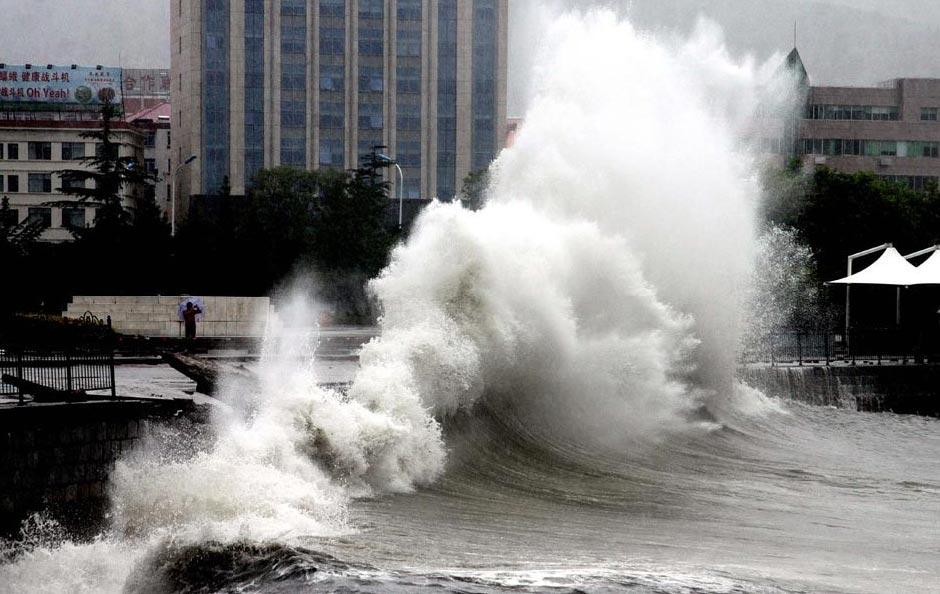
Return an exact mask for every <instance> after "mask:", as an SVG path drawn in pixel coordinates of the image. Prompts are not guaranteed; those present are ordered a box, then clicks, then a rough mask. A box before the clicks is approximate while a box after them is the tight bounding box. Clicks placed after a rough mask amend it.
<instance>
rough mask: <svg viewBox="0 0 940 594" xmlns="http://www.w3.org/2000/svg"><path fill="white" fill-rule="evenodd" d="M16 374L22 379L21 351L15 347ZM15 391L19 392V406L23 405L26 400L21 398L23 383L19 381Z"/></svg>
mask: <svg viewBox="0 0 940 594" xmlns="http://www.w3.org/2000/svg"><path fill="white" fill-rule="evenodd" d="M16 376H17V377H18V378H19V379H23V351H22V350H20V349H17V351H16ZM16 391H17V392H18V393H19V397H20V401H19V406H23V405H24V404H26V402H25V401H24V400H23V384H22V383H21V384H20V385H19V386H17V388H16Z"/></svg>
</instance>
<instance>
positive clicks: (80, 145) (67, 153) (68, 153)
mask: <svg viewBox="0 0 940 594" xmlns="http://www.w3.org/2000/svg"><path fill="white" fill-rule="evenodd" d="M84 158H85V143H84V142H63V143H62V160H63V161H73V160H76V159H84Z"/></svg>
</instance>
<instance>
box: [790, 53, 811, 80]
mask: <svg viewBox="0 0 940 594" xmlns="http://www.w3.org/2000/svg"><path fill="white" fill-rule="evenodd" d="M784 64H785V67H786V69H787V70H790V71H791V72H795V73H796V75H797V78H798V81H799V83H800V84H801V85H809V74H808V73H807V72H806V66H804V65H803V58H802V57H800V52H799V50H797V49H796V48H793V50H792V51H791V52H790V53H789V54H787V59H786V61H785V62H784Z"/></svg>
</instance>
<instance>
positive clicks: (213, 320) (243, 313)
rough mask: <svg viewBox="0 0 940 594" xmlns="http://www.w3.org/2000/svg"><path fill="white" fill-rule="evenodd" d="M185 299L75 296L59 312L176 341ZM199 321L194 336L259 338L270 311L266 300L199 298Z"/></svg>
mask: <svg viewBox="0 0 940 594" xmlns="http://www.w3.org/2000/svg"><path fill="white" fill-rule="evenodd" d="M186 297H187V296H186V295H169V296H153V295H151V296H141V297H126V296H108V295H98V296H85V295H76V296H75V297H72V302H71V303H69V305H68V308H67V309H66V310H65V311H64V312H62V316H63V317H66V318H80V317H81V316H82V315H84V314H85V313H86V312H91V313H92V314H94V315H95V316H97V317H98V318H100V319H101V320H105V319H107V317H108V316H111V325H112V326H113V328H114V330H115V331H117V332H120V333H121V334H134V335H139V336H148V337H163V338H179V337H182V336H183V332H184V330H183V323H182V322H181V321H180V320H179V314H178V308H179V304H180V302H181V301H182V300H183V299H185V298H186ZM201 299H202V301H203V303H204V304H205V314H204V315H203V320H202V321H201V322H199V323H198V325H197V331H196V332H197V335H198V336H201V337H206V338H235V337H250V338H255V337H260V336H263V335H264V330H265V327H266V326H267V323H268V316H269V314H270V309H271V301H270V299H269V298H267V297H202V298H201Z"/></svg>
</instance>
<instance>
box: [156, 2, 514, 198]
mask: <svg viewBox="0 0 940 594" xmlns="http://www.w3.org/2000/svg"><path fill="white" fill-rule="evenodd" d="M171 2H172V6H171V13H172V32H171V40H172V45H173V50H172V77H171V78H172V96H173V109H174V111H175V113H174V114H173V118H172V122H173V131H172V137H173V141H174V144H175V145H176V152H177V154H176V155H175V157H176V162H178V163H183V162H184V161H185V160H186V158H187V157H188V156H190V155H195V156H196V157H197V159H196V160H195V161H193V162H192V163H191V164H190V165H189V166H187V167H185V168H184V169H183V170H182V171H181V172H180V175H179V176H178V179H177V183H178V184H179V187H178V195H179V196H184V197H186V196H189V195H194V194H212V193H214V192H217V191H218V189H219V188H220V187H221V186H222V183H223V178H224V177H225V176H228V178H229V183H230V185H231V189H232V192H233V193H235V194H240V193H243V192H244V191H245V190H246V189H247V188H248V187H250V185H251V179H252V176H253V175H254V174H255V172H257V171H258V170H259V169H261V168H263V167H274V166H278V165H292V166H295V167H303V168H307V169H316V168H321V167H333V168H338V169H344V168H351V167H355V166H356V165H357V164H358V162H359V157H360V155H361V154H363V153H366V152H368V151H369V150H371V148H372V147H373V146H374V145H386V146H387V147H388V149H387V151H386V152H387V154H389V155H391V156H392V157H394V158H395V159H396V160H397V161H398V163H399V164H400V165H401V167H402V169H403V172H404V185H403V190H404V196H405V197H406V198H431V197H438V198H440V199H442V200H450V199H452V198H453V197H454V195H455V194H456V193H457V192H458V191H459V189H460V183H461V180H462V179H463V177H464V176H465V175H466V174H467V173H469V172H471V171H475V170H478V169H482V168H485V167H486V166H487V165H489V163H490V161H491V160H492V159H493V158H494V157H495V156H496V154H497V152H498V151H499V150H500V149H501V148H502V146H503V142H504V139H505V135H506V64H507V60H506V57H507V56H506V52H507V26H508V22H507V19H508V7H507V5H508V0H171ZM390 181H391V182H392V184H393V192H394V194H393V195H394V196H397V192H398V188H397V187H396V186H397V177H395V176H392V177H391V178H390ZM181 206H183V207H184V206H185V204H183V205H181Z"/></svg>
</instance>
